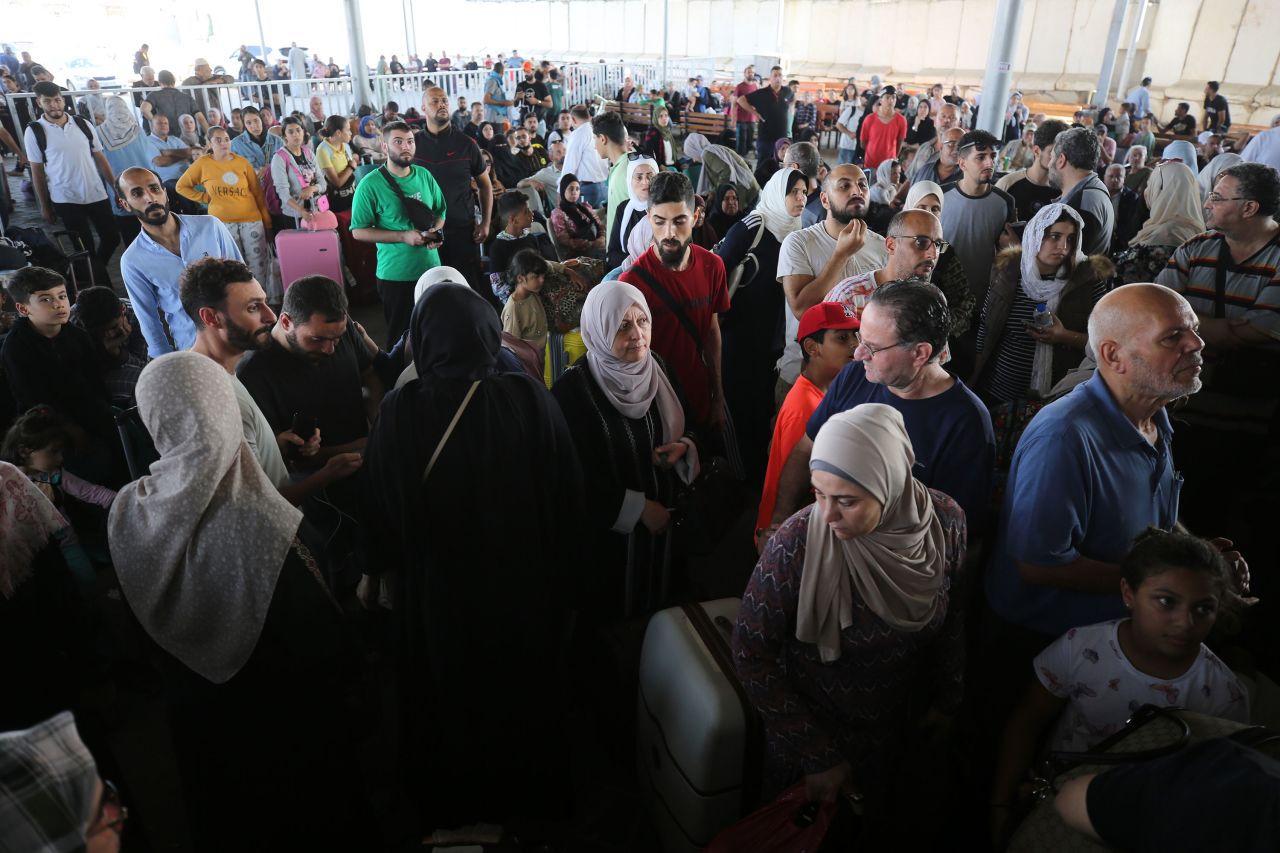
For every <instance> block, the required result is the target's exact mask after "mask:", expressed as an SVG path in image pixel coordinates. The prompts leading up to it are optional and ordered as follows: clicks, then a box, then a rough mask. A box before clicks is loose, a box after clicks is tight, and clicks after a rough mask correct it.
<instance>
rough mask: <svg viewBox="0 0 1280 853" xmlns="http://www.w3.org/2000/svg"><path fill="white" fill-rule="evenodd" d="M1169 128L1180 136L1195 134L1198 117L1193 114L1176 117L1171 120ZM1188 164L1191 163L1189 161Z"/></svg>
mask: <svg viewBox="0 0 1280 853" xmlns="http://www.w3.org/2000/svg"><path fill="white" fill-rule="evenodd" d="M1169 129H1170V130H1172V131H1173V132H1174V133H1176V134H1177V135H1178V136H1195V133H1196V118H1195V116H1193V115H1185V116H1182V117H1180V118H1175V119H1174V120H1173V121H1171V122H1169ZM1187 165H1190V164H1189V163H1188V164H1187Z"/></svg>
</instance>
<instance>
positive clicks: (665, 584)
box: [551, 282, 698, 619]
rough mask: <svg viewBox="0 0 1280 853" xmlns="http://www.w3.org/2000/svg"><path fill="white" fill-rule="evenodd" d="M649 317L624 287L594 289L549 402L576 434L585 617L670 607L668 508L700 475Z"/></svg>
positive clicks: (639, 295) (640, 297) (638, 298)
mask: <svg viewBox="0 0 1280 853" xmlns="http://www.w3.org/2000/svg"><path fill="white" fill-rule="evenodd" d="M652 323H653V315H652V314H651V313H650V311H649V304H648V302H646V301H645V298H644V294H643V293H641V292H640V291H639V290H638V289H637V288H635V287H633V286H631V285H629V284H626V283H624V282H604V283H602V284H599V285H597V286H596V287H594V288H592V289H591V291H590V292H589V293H588V294H587V299H586V302H585V303H584V304H583V307H582V325H581V330H582V339H583V341H584V342H585V343H586V347H587V355H586V357H585V358H583V359H580V360H579V361H578V363H577V364H575V365H574V366H573V367H570V368H569V369H568V370H567V371H565V373H564V374H563V375H562V376H561V377H560V378H559V379H558V380H556V384H555V385H554V386H553V387H552V389H551V393H552V395H553V396H554V397H555V398H556V400H557V402H559V404H560V408H561V410H562V411H563V412H564V416H565V420H566V421H567V422H568V423H571V424H575V425H576V427H575V429H574V435H573V438H574V444H575V445H576V447H577V450H578V456H579V458H580V459H581V461H582V470H583V475H584V477H583V478H584V487H585V488H584V493H585V497H586V500H585V505H586V507H587V515H586V518H585V519H584V521H585V525H584V526H585V527H586V528H587V530H588V533H587V546H586V547H587V554H588V556H589V559H590V564H591V571H590V572H589V573H586V577H587V578H588V579H589V581H590V588H589V589H587V590H585V595H586V596H587V601H588V602H589V603H590V606H589V607H587V608H585V610H586V612H590V613H592V614H594V615H595V616H596V617H598V618H604V619H608V618H611V617H630V616H635V615H640V614H643V613H648V612H652V611H653V610H654V609H656V608H658V607H661V606H663V605H664V604H666V603H669V600H670V593H671V589H670V584H671V572H672V570H673V565H672V556H673V555H672V552H671V548H672V542H671V540H670V537H669V536H668V534H669V532H670V531H669V527H670V523H671V516H670V513H669V512H668V510H667V508H668V507H672V506H674V505H675V499H676V494H677V492H678V490H679V489H680V487H681V484H682V483H683V484H688V483H691V482H693V479H694V477H696V476H697V473H698V451H697V447H696V445H695V444H694V438H693V435H692V434H691V433H690V432H689V429H688V424H689V418H688V416H687V412H686V410H685V406H684V403H683V401H682V399H681V397H680V395H679V393H678V392H677V390H676V387H675V384H674V380H673V376H674V373H672V372H670V371H669V370H668V369H667V365H666V364H665V363H664V362H662V361H661V360H660V359H659V358H658V356H656V355H654V354H653V353H652V352H651V351H650V349H649V343H650V339H651V335H652Z"/></svg>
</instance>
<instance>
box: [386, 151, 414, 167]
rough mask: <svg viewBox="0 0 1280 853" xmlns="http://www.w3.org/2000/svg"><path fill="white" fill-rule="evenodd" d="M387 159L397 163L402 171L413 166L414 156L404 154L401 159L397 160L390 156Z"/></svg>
mask: <svg viewBox="0 0 1280 853" xmlns="http://www.w3.org/2000/svg"><path fill="white" fill-rule="evenodd" d="M387 159H388V160H390V161H391V162H392V163H395V164H396V165H397V166H399V167H400V168H402V169H407V168H409V167H410V166H412V165H413V155H412V154H402V155H400V158H396V157H392V156H390V155H388V156H387Z"/></svg>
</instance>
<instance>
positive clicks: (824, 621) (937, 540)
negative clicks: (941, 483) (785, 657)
mask: <svg viewBox="0 0 1280 853" xmlns="http://www.w3.org/2000/svg"><path fill="white" fill-rule="evenodd" d="M915 461H916V457H915V453H914V451H913V450H912V447H911V439H910V438H909V437H908V436H907V429H906V426H905V425H904V424H903V422H902V414H901V413H899V412H898V410H897V409H894V408H892V407H891V406H885V405H882V404H880V403H864V404H862V405H860V406H855V407H854V408H852V409H849V410H848V411H845V412H841V413H840V414H838V415H834V416H833V417H831V418H830V419H829V420H828V421H827V422H826V423H825V424H823V425H822V429H820V430H818V437H817V438H815V439H814V441H813V453H812V455H811V456H810V458H809V469H810V470H812V471H825V472H827V473H830V474H835V475H836V476H837V477H840V478H841V479H843V480H846V481H848V482H850V483H853V484H854V485H856V486H858V487H860V488H862V489H863V490H865V491H866V492H869V493H870V494H871V496H872V497H874V498H875V499H876V500H877V501H879V502H880V504H881V507H882V511H881V516H880V524H879V525H878V526H877V527H876V529H875V530H873V531H871V532H870V533H867V534H865V535H863V536H859V537H857V538H855V539H848V540H841V539H839V538H837V537H836V535H835V533H833V532H832V531H831V528H830V527H829V526H828V525H827V523H826V521H824V520H823V517H822V510H821V509H820V508H819V507H818V504H816V503H815V504H814V505H813V509H812V510H811V511H810V515H809V532H808V536H807V538H806V540H805V553H804V569H803V571H802V573H801V575H800V591H799V603H798V606H797V609H796V639H797V640H800V641H801V642H803V643H816V644H817V646H818V653H819V655H820V656H821V657H822V660H823V661H824V662H826V663H830V662H832V661H835V660H839V658H840V632H841V631H842V630H844V629H845V628H847V627H849V626H850V625H852V624H853V601H854V596H855V595H856V596H857V597H858V598H859V599H861V600H862V601H863V602H864V603H865V604H866V605H867V607H868V608H870V610H871V612H873V613H875V614H876V616H879V617H880V618H881V619H882V620H884V622H885V623H886V624H888V625H889V627H891V628H895V629H897V630H899V631H919V630H921V629H922V628H924V627H925V626H926V625H928V624H929V623H930V622H931V621H932V620H933V618H934V616H935V614H936V613H937V610H938V608H939V606H940V605H941V604H942V599H941V592H942V585H943V581H944V579H945V567H946V542H945V534H944V533H943V530H942V522H941V521H939V519H938V516H937V513H935V512H934V508H933V498H932V497H931V496H930V494H929V490H928V489H927V488H925V486H924V484H923V483H921V482H920V481H919V480H917V479H915V477H913V476H912V474H911V467H912V466H913V465H914V464H915Z"/></svg>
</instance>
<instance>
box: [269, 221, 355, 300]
mask: <svg viewBox="0 0 1280 853" xmlns="http://www.w3.org/2000/svg"><path fill="white" fill-rule="evenodd" d="M276 257H278V258H279V259H280V281H281V282H283V284H284V289H285V290H288V289H289V285H291V284H293V283H294V282H295V281H297V280H298V279H300V278H304V277H305V276H309V275H323V276H326V277H328V278H331V279H333V280H334V281H336V282H337V283H338V284H342V283H343V282H342V279H343V275H342V251H341V249H340V248H339V246H338V232H337V231H301V230H299V231H281V232H280V233H279V234H277V235H276Z"/></svg>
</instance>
